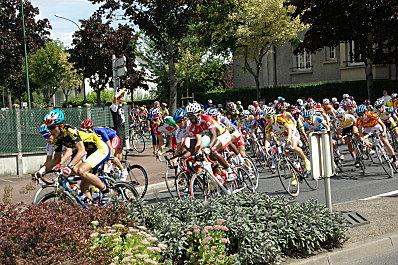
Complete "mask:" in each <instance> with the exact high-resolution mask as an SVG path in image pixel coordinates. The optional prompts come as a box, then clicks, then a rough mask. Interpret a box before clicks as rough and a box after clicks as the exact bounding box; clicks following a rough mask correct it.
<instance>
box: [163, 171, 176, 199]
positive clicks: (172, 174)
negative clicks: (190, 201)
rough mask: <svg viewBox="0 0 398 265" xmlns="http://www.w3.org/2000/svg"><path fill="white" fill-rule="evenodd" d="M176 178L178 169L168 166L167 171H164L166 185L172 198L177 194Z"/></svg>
mask: <svg viewBox="0 0 398 265" xmlns="http://www.w3.org/2000/svg"><path fill="white" fill-rule="evenodd" d="M176 178H177V169H174V168H169V167H167V169H166V172H165V173H164V181H165V182H166V187H167V190H168V191H169V193H170V196H171V198H174V197H176V196H177V189H176Z"/></svg>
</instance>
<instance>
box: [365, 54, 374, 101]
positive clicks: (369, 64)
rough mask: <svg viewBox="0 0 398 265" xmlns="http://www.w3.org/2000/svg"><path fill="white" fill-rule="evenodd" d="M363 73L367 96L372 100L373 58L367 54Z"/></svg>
mask: <svg viewBox="0 0 398 265" xmlns="http://www.w3.org/2000/svg"><path fill="white" fill-rule="evenodd" d="M365 74H366V87H367V91H368V98H369V99H370V100H371V101H373V100H374V99H375V97H374V90H373V60H372V59H371V58H370V57H369V56H368V57H366V60H365Z"/></svg>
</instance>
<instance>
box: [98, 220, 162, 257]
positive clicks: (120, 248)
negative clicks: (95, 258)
mask: <svg viewBox="0 0 398 265" xmlns="http://www.w3.org/2000/svg"><path fill="white" fill-rule="evenodd" d="M93 223H94V222H93ZM97 224H98V222H96V225H97ZM157 241H158V239H157V238H156V237H153V236H152V235H150V234H149V233H147V232H146V228H145V227H142V226H138V227H126V226H124V225H122V224H114V225H112V227H110V226H107V227H104V228H99V229H96V231H95V232H94V233H92V234H91V244H92V247H91V248H92V249H93V250H97V249H101V250H105V252H106V253H108V255H109V256H111V257H112V261H113V262H112V264H115V265H116V264H160V263H159V260H160V258H161V255H160V253H161V252H162V250H164V249H166V245H164V244H157Z"/></svg>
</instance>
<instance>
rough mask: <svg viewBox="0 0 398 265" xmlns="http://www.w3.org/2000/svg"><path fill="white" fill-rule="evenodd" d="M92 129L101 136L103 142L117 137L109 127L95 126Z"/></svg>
mask: <svg viewBox="0 0 398 265" xmlns="http://www.w3.org/2000/svg"><path fill="white" fill-rule="evenodd" d="M93 130H94V132H95V133H96V134H98V135H99V136H101V138H102V141H104V142H108V141H112V139H113V138H115V137H117V133H116V131H115V130H113V129H111V128H106V127H95V128H93Z"/></svg>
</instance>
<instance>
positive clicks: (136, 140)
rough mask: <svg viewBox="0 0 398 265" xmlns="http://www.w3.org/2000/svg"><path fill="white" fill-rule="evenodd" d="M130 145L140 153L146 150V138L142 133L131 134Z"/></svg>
mask: <svg viewBox="0 0 398 265" xmlns="http://www.w3.org/2000/svg"><path fill="white" fill-rule="evenodd" d="M130 146H132V147H133V149H134V150H135V151H137V152H138V153H142V152H144V151H145V139H144V137H143V136H142V135H141V134H137V133H132V134H131V135H130Z"/></svg>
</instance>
